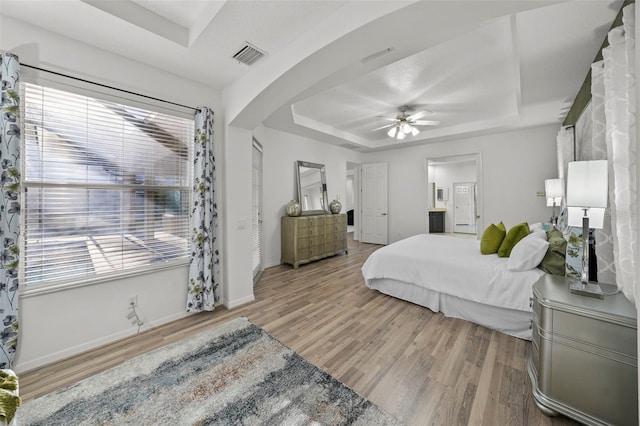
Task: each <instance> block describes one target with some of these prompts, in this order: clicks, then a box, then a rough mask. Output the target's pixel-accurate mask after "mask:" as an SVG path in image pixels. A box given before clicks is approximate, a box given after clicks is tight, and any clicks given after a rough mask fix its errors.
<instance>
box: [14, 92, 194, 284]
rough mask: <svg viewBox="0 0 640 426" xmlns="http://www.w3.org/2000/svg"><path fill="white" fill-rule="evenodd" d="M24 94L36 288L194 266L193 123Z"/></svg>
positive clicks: (28, 266) (28, 257) (100, 103)
mask: <svg viewBox="0 0 640 426" xmlns="http://www.w3.org/2000/svg"><path fill="white" fill-rule="evenodd" d="M23 88H24V93H23V98H22V99H23V103H24V117H23V123H24V137H23V139H24V142H23V143H24V150H23V155H24V168H23V182H24V185H25V188H26V195H25V200H24V201H25V203H24V207H23V211H24V214H23V216H24V221H25V222H24V227H25V232H24V235H25V254H24V257H23V258H24V259H25V260H24V264H25V280H26V283H27V285H29V284H40V283H50V282H54V281H59V280H64V281H65V282H69V281H74V280H82V279H87V278H91V277H96V276H99V275H104V274H113V273H121V272H123V271H125V272H126V271H128V270H132V269H133V268H139V267H141V266H144V265H153V264H157V263H159V262H166V261H168V260H171V259H180V258H186V257H187V255H188V214H189V212H188V209H189V194H190V182H191V157H192V154H191V152H192V149H191V145H192V140H193V131H194V130H193V127H194V122H193V120H188V119H183V118H178V117H173V116H171V115H167V114H162V113H158V112H152V111H147V110H143V109H140V108H134V107H129V106H125V105H121V104H117V103H113V102H109V101H104V100H100V99H94V98H90V97H86V96H81V95H76V94H72V93H68V92H63V91H60V90H56V89H51V88H45V87H41V86H37V85H33V84H24V85H23Z"/></svg>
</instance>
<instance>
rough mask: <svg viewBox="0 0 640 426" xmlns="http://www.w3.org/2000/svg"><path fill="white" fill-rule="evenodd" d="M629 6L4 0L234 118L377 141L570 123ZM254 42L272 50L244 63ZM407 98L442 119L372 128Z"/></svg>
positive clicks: (349, 142)
mask: <svg viewBox="0 0 640 426" xmlns="http://www.w3.org/2000/svg"><path fill="white" fill-rule="evenodd" d="M620 5H621V0H615V1H605V0H594V1H553V0H550V1H526V0H519V1H515V0H514V1H508V0H504V1H484V0H460V1H455V2H453V1H418V2H416V1H411V0H408V1H395V0H388V1H385V0H377V1H366V0H357V1H320V0H276V1H252V0H228V1H204V0H165V1H157V0H57V1H56V0H49V1H38V0H2V1H1V3H0V13H1V14H2V15H1V18H2V19H8V18H10V19H16V20H20V21H24V22H27V23H28V24H31V25H34V26H36V27H41V28H44V29H46V30H48V31H51V32H54V33H58V34H61V35H63V36H66V37H69V38H72V39H76V40H80V41H82V42H84V43H86V44H89V45H93V46H96V47H98V48H100V49H104V50H107V51H111V52H114V53H116V54H118V55H121V56H124V57H127V58H132V59H135V60H136V61H139V62H142V63H144V64H147V65H150V66H153V67H157V68H159V69H163V70H170V71H172V72H174V73H175V74H177V75H179V76H180V77H181V78H186V79H189V80H192V81H194V82H197V83H200V84H203V85H206V86H209V87H212V88H214V89H217V90H219V91H220V92H221V93H222V94H223V95H224V98H225V99H226V100H227V104H226V107H227V110H226V111H225V113H226V115H227V118H228V120H229V121H230V122H231V124H232V125H235V126H239V127H244V128H248V129H252V128H254V127H255V126H257V125H259V124H261V123H264V124H265V125H266V126H269V127H272V128H275V129H278V130H282V131H286V132H290V133H293V134H296V135H300V136H304V137H310V138H313V139H316V140H319V141H322V142H326V143H331V144H336V145H341V146H348V147H351V148H353V149H358V150H361V151H368V150H376V149H385V148H387V147H397V146H406V145H411V144H419V143H428V142H431V141H436V140H443V139H447V138H453V137H460V136H462V135H473V134H480V133H487V132H491V131H497V130H500V129H510V128H517V127H526V126H535V125H542V124H550V123H560V121H561V120H562V118H563V117H564V115H565V114H566V112H567V110H568V107H569V106H570V104H571V102H572V100H573V98H574V97H575V94H576V93H577V90H578V88H579V87H580V84H581V83H582V80H583V79H584V76H585V75H586V72H587V71H588V67H589V64H590V62H591V61H592V59H593V57H594V56H595V53H596V52H597V50H598V48H599V46H600V44H601V43H602V41H603V39H604V36H605V34H606V31H607V30H608V28H609V26H610V24H611V22H612V20H613V19H614V17H615V15H616V13H617V11H618V9H619V7H620ZM1 23H2V21H0V24H1ZM0 29H1V26H0ZM37 42H38V40H24V43H25V44H28V43H36V44H37ZM244 42H250V43H252V44H254V45H256V46H257V47H259V48H260V49H262V50H264V51H266V52H267V56H266V57H264V58H263V59H261V60H260V61H258V62H257V63H256V64H255V65H253V66H251V67H249V66H246V65H244V64H240V63H238V62H237V61H235V60H234V59H232V58H231V56H232V55H233V54H234V53H235V52H236V51H237V50H238V49H239V48H240V47H241V46H242V45H243V43H244ZM0 47H1V48H2V49H4V50H12V49H19V48H20V46H10V45H4V44H0ZM16 53H20V52H16ZM401 105H411V106H414V107H415V109H416V110H423V109H427V110H429V111H431V112H430V113H429V114H427V115H426V116H425V117H423V118H424V119H427V120H438V121H440V122H441V123H440V125H438V126H435V127H429V128H424V129H423V131H421V132H420V134H419V135H417V136H415V137H413V136H412V137H408V138H407V139H405V140H404V141H402V142H399V141H396V140H393V139H391V138H389V137H388V136H387V135H386V132H385V131H384V130H381V131H376V132H372V131H371V129H374V128H376V127H380V126H382V125H384V124H385V123H387V121H385V120H384V117H394V116H395V115H397V111H398V107H399V106H401Z"/></svg>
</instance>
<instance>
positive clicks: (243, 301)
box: [222, 294, 256, 309]
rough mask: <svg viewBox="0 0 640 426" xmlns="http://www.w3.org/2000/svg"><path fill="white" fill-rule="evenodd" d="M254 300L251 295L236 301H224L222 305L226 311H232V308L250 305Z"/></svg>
mask: <svg viewBox="0 0 640 426" xmlns="http://www.w3.org/2000/svg"><path fill="white" fill-rule="evenodd" d="M255 300H256V298H255V297H254V295H253V294H251V295H249V296H245V297H242V298H240V299H237V300H232V301H228V300H227V301H224V302H222V304H223V305H224V306H225V307H226V308H227V309H233V308H237V307H238V306H241V305H246V304H247V303H251V302H253V301H255Z"/></svg>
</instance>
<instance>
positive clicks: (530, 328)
mask: <svg viewBox="0 0 640 426" xmlns="http://www.w3.org/2000/svg"><path fill="white" fill-rule="evenodd" d="M529 330H533V320H529Z"/></svg>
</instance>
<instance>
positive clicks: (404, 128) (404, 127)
mask: <svg viewBox="0 0 640 426" xmlns="http://www.w3.org/2000/svg"><path fill="white" fill-rule="evenodd" d="M411 129H413V126H412V125H411V124H409V123H404V124H403V125H402V131H403V132H404V133H405V134H407V135H408V134H409V133H411Z"/></svg>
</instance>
